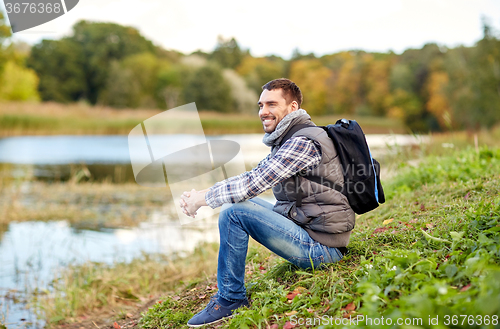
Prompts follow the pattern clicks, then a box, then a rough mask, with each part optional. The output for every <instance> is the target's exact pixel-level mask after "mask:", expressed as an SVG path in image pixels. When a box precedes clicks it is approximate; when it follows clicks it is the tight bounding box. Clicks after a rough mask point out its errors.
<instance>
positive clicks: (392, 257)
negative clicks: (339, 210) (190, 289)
mask: <svg viewBox="0 0 500 329" xmlns="http://www.w3.org/2000/svg"><path fill="white" fill-rule="evenodd" d="M499 172H500V150H498V149H493V150H492V149H487V148H482V149H480V150H479V152H476V151H475V150H474V149H466V150H463V151H455V152H452V154H451V155H449V156H444V157H437V156H431V157H427V158H425V159H424V160H422V162H420V164H419V165H418V166H416V167H412V166H407V165H402V166H401V168H400V170H399V174H398V175H397V176H395V177H394V178H393V179H392V180H391V181H390V182H387V183H386V185H385V189H386V191H387V195H388V201H387V202H386V204H385V205H383V206H382V207H380V208H379V209H377V210H375V211H373V212H370V213H368V214H365V215H363V216H360V217H359V218H358V220H357V225H356V229H355V231H354V234H353V236H352V238H351V242H350V245H349V247H350V253H349V254H348V255H347V256H346V257H345V258H344V259H343V260H342V261H341V262H339V263H337V264H333V265H329V266H327V267H326V268H325V269H315V270H307V271H304V270H300V269H298V268H295V267H294V266H292V265H290V264H289V263H287V262H285V261H283V260H280V259H278V258H274V257H270V258H269V256H268V254H267V253H266V252H264V251H262V250H261V249H259V250H258V251H255V250H254V251H252V252H250V253H249V255H248V261H249V265H248V268H247V286H248V292H249V294H250V297H251V307H250V308H248V309H243V310H240V312H239V315H238V316H236V317H234V318H233V319H231V320H228V321H226V322H225V323H223V324H221V325H219V326H217V327H222V328H293V327H300V328H304V327H314V328H317V327H320V326H322V325H323V328H327V327H332V328H333V327H339V325H335V319H340V320H337V321H342V319H347V320H349V318H356V317H357V316H358V315H363V316H364V317H365V318H371V319H378V321H379V322H378V324H377V323H373V322H372V323H371V324H370V323H369V322H364V321H359V322H357V323H356V324H353V323H350V325H346V326H345V327H353V326H354V327H373V328H378V327H387V328H389V327H391V328H413V327H423V328H431V327H432V328H447V327H454V328H470V327H477V328H479V327H484V328H494V327H497V328H498V323H499V322H498V321H500V319H498V317H497V316H498V314H500V284H499V283H500V197H499V196H498V190H499V189H500V175H499ZM198 288H199V289H202V288H203V287H198ZM184 291H185V290H184ZM176 296H177V295H173V296H169V297H166V298H164V300H163V302H162V303H161V304H156V305H155V306H154V307H152V308H150V309H149V311H148V312H146V313H144V315H143V318H142V320H141V322H140V325H141V326H142V327H143V328H183V327H185V322H186V320H187V319H188V318H189V317H190V316H191V315H192V314H194V313H196V312H197V311H198V310H199V309H200V308H201V307H203V306H204V304H205V302H206V301H204V302H203V303H200V302H199V298H197V297H196V296H194V295H192V294H191V295H189V294H187V295H185V296H182V298H180V299H179V298H178V296H177V297H176ZM464 315H467V317H464ZM382 316H383V317H384V319H386V322H385V323H387V319H390V320H391V321H392V324H393V325H392V326H391V325H386V326H381V325H380V319H381V317H382ZM398 318H400V319H403V320H401V321H403V325H398V324H397V319H398ZM431 319H438V320H437V321H438V325H434V324H435V320H432V321H433V322H430V321H431ZM347 320H344V321H347ZM405 320H406V326H405V325H404V321H405ZM307 321H309V322H307ZM332 321H333V325H330V324H331V323H332ZM345 323H346V322H344V324H345ZM308 324H309V326H307V325H308Z"/></svg>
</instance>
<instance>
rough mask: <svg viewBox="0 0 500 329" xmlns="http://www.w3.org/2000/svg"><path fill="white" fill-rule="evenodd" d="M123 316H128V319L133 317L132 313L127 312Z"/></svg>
mask: <svg viewBox="0 0 500 329" xmlns="http://www.w3.org/2000/svg"><path fill="white" fill-rule="evenodd" d="M125 316H126V317H127V318H129V319H130V318H133V317H134V315H133V314H132V313H127V314H125Z"/></svg>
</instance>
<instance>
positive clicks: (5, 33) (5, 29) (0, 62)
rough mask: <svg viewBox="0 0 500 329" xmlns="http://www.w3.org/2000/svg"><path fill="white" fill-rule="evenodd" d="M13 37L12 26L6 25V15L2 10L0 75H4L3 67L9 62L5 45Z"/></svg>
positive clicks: (0, 13) (0, 23) (0, 17)
mask: <svg viewBox="0 0 500 329" xmlns="http://www.w3.org/2000/svg"><path fill="white" fill-rule="evenodd" d="M11 35H12V33H11V31H10V26H8V25H7V24H6V22H5V16H4V13H3V12H2V11H1V10H0V73H2V70H3V66H4V64H5V63H6V62H7V56H6V54H5V49H4V43H5V40H7V39H8V38H10V37H11Z"/></svg>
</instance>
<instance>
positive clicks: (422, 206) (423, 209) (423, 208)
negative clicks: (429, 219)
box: [420, 203, 425, 211]
mask: <svg viewBox="0 0 500 329" xmlns="http://www.w3.org/2000/svg"><path fill="white" fill-rule="evenodd" d="M420 210H421V211H425V204H423V203H422V204H421V205H420Z"/></svg>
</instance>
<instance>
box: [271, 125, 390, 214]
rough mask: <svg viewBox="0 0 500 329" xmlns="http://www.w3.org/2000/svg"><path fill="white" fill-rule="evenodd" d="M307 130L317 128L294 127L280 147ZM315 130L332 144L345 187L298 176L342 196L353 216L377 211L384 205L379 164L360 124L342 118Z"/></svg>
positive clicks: (318, 178)
mask: <svg viewBox="0 0 500 329" xmlns="http://www.w3.org/2000/svg"><path fill="white" fill-rule="evenodd" d="M306 127H316V126H311V125H308V124H299V125H295V126H293V127H292V128H291V129H290V130H289V131H288V132H287V134H286V135H285V136H284V137H283V139H282V140H281V143H280V145H282V144H283V143H285V141H286V140H288V139H290V138H291V137H292V135H293V134H294V133H295V132H297V131H299V130H300V129H303V128H306ZM317 127H318V128H322V129H324V130H325V131H326V133H327V134H328V136H329V137H330V138H331V139H332V141H333V144H334V146H335V149H336V150H337V153H338V156H339V158H340V159H339V160H340V163H341V164H342V170H343V175H344V186H343V187H342V186H340V185H338V184H336V183H335V182H330V181H327V180H325V179H324V178H322V177H318V176H308V175H301V176H302V177H304V178H307V179H309V180H311V181H314V182H316V183H318V184H322V185H325V186H327V187H330V188H334V189H336V190H337V191H339V192H341V193H343V194H344V195H345V196H346V197H347V200H348V201H349V204H350V206H351V208H352V209H353V210H354V212H355V213H356V214H364V213H366V212H368V211H370V210H373V209H375V208H377V207H378V206H379V203H384V202H385V196H384V190H383V188H382V184H381V182H380V164H379V163H378V161H377V160H375V159H373V158H372V156H371V152H370V149H369V148H368V144H367V143H366V138H365V134H364V133H363V130H361V127H360V126H359V124H358V123H357V122H356V121H355V120H347V119H342V120H338V121H337V122H336V123H335V124H334V125H331V124H330V125H328V126H326V127H324V126H317ZM298 175H300V174H298ZM296 178H298V176H297V177H296ZM298 192H299V193H298V197H297V201H296V203H297V206H298V207H300V206H301V205H302V191H301V190H300V188H299V191H298Z"/></svg>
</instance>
